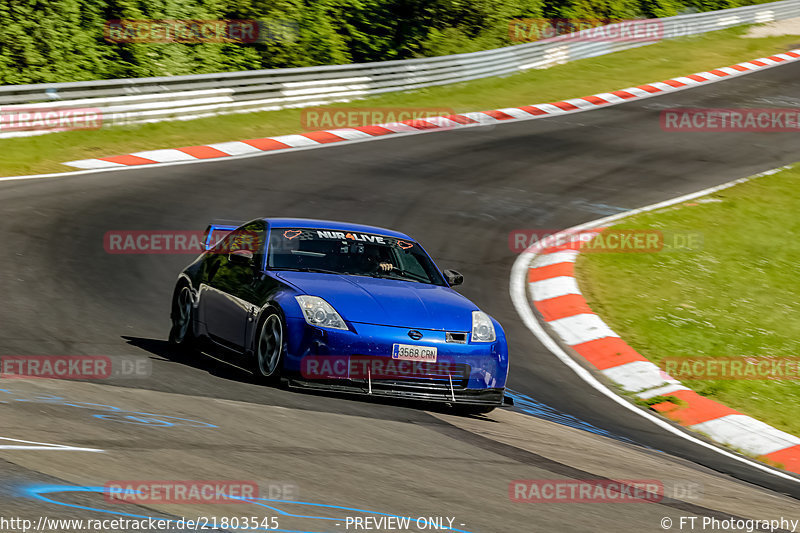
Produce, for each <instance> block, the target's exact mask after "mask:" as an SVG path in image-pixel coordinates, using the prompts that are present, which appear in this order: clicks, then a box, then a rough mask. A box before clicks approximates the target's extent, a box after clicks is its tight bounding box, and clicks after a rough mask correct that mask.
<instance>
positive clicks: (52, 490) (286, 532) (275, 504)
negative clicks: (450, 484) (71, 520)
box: [18, 485, 471, 533]
mask: <svg viewBox="0 0 800 533" xmlns="http://www.w3.org/2000/svg"><path fill="white" fill-rule="evenodd" d="M71 492H81V493H95V494H106V493H108V489H107V488H106V487H91V486H84V487H81V486H72V485H29V486H25V487H21V488H20V489H19V490H18V495H19V496H22V497H27V498H33V499H37V500H40V501H43V502H46V503H51V504H55V505H60V506H63V507H70V508H72V509H80V510H83V511H93V512H97V513H102V514H110V515H115V516H121V517H127V518H136V519H143V520H148V519H152V520H161V521H165V522H168V523H172V524H178V523H179V522H180V520H178V519H170V518H159V517H154V516H147V515H138V514H132V513H125V512H122V511H115V510H110V509H102V508H97V507H89V506H86V505H78V504H73V503H66V502H62V501H59V500H57V499H54V498H53V497H51V496H50V495H55V494H61V493H71ZM123 492H124V493H126V494H137V493H138V491H131V490H124V491H123ZM115 494H119V492H118V491H115ZM229 498H230V499H233V500H239V501H241V502H244V503H250V504H253V505H257V506H260V507H265V508H267V509H270V510H272V511H275V512H276V513H278V514H280V515H282V516H285V517H287V518H298V519H305V520H325V521H328V522H337V525H341V523H344V522H345V518H344V517H339V518H337V517H328V516H314V515H306V514H295V513H292V512H289V511H286V510H284V509H281V508H280V507H279V505H280V506H281V507H283V506H291V505H296V506H304V507H311V508H317V509H332V510H335V511H350V512H356V513H361V514H364V515H367V516H385V517H391V518H397V519H402V520H410V522H411V523H417V522H416V519H415V518H412V517H407V516H401V515H395V514H390V513H381V512H377V511H368V510H365V509H357V508H355V507H344V506H341V505H329V504H324V503H314V502H297V501H291V500H272V499H269V498H241V497H233V496H229ZM262 502H264V503H262ZM266 502H269V504H271V505H269V504H267V503H266ZM230 529H234V530H236V529H245V528H232V527H228V528H225V530H230ZM218 530H221V529H218ZM247 531H278V532H282V533H324V532H320V531H310V530H305V529H304V530H295V529H271V528H247ZM409 531H411V530H410V529H409ZM437 531H452V532H454V533H471V532H469V531H466V530H463V529H456V528H450V527H446V526H444V525H442V526H441V527H439V528H438V529H437Z"/></svg>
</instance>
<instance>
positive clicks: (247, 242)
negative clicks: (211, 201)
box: [200, 220, 266, 351]
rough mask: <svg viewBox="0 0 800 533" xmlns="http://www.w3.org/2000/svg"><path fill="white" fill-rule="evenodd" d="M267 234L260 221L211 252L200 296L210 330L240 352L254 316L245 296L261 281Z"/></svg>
mask: <svg viewBox="0 0 800 533" xmlns="http://www.w3.org/2000/svg"><path fill="white" fill-rule="evenodd" d="M265 237H266V232H265V223H264V221H262V220H257V221H254V222H250V223H248V224H246V225H244V226H242V227H240V228H238V229H236V230H234V231H233V232H231V233H230V234H229V235H228V236H227V237H225V239H223V240H222V242H220V243H219V244H217V245H216V246H215V247H214V248H213V249H212V250H211V251H210V252H209V255H210V256H211V257H210V258H209V265H208V270H207V273H208V274H207V278H206V281H205V284H204V287H202V288H201V297H200V298H201V305H202V306H203V317H204V319H205V322H206V329H207V331H208V334H209V336H210V337H211V338H212V340H214V341H216V342H218V343H219V344H222V345H223V346H225V347H227V348H231V349H234V350H237V351H243V350H244V347H245V336H246V333H247V322H248V318H249V317H251V316H253V315H254V313H253V307H254V303H253V302H249V301H247V299H244V298H242V296H243V295H245V294H249V293H252V292H253V291H254V288H255V286H256V285H257V284H258V283H259V282H260V280H261V276H260V274H261V271H262V267H263V258H264V244H265V240H266V239H265ZM256 310H257V308H256Z"/></svg>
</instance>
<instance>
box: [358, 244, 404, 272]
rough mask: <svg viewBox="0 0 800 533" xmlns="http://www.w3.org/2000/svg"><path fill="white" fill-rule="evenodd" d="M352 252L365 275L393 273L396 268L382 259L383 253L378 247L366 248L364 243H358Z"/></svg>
mask: <svg viewBox="0 0 800 533" xmlns="http://www.w3.org/2000/svg"><path fill="white" fill-rule="evenodd" d="M350 250H351V253H354V254H355V257H356V264H357V265H358V267H359V269H360V270H361V271H362V272H364V273H365V274H373V273H375V272H391V271H392V270H394V268H395V266H394V265H393V264H392V263H391V262H390V261H387V260H385V259H383V258H381V251H380V249H379V248H378V247H377V246H364V244H363V243H357V244H354V245H352V246H351V248H350Z"/></svg>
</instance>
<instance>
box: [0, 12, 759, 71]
mask: <svg viewBox="0 0 800 533" xmlns="http://www.w3.org/2000/svg"><path fill="white" fill-rule="evenodd" d="M756 1H757V0H756ZM739 3H753V2H752V0H751V1H749V2H748V0H0V84H21V83H44V82H57V81H77V80H92V79H107V78H122V77H142V76H163V75H180V74H197V73H205V72H223V71H234V70H247V69H258V68H276V67H295V66H310V65H322V64H334V63H349V62H364V61H382V60H391V59H405V58H410V57H420V56H434V55H443V54H452V53H458V52H470V51H475V50H483V49H488V48H495V47H498V46H503V45H507V44H512V41H511V40H510V37H509V20H510V19H514V18H532V17H572V18H575V17H579V18H613V19H622V18H634V17H663V16H669V15H674V14H677V13H680V12H684V11H687V10H691V11H696V10H701V11H706V10H714V9H721V8H726V7H733V6H735V5H739ZM118 19H128V20H142V19H151V20H152V19H156V20H164V19H202V20H216V19H246V20H258V21H262V24H264V25H263V26H262V34H265V35H267V38H266V39H264V41H263V42H258V43H248V44H242V43H231V42H227V43H225V42H216V43H208V42H205V43H189V44H183V43H175V42H171V43H137V42H122V43H119V42H109V41H108V40H107V38H106V37H107V34H106V33H104V30H106V29H107V28H106V21H109V20H118ZM264 28H266V29H267V30H268V31H266V32H264V31H263V30H264Z"/></svg>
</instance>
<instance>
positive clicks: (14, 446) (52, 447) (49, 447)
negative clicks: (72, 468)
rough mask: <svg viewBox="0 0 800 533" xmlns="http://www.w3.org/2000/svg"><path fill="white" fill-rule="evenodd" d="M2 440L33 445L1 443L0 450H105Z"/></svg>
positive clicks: (5, 438) (29, 441)
mask: <svg viewBox="0 0 800 533" xmlns="http://www.w3.org/2000/svg"><path fill="white" fill-rule="evenodd" d="M0 440H3V441H10V442H22V443H25V444H32V445H33V446H20V445H19V444H0V450H50V451H62V452H104V451H105V450H100V449H97V448H77V447H75V446H64V445H63V444H50V443H47V442H35V441H32V440H21V439H11V438H8V437H0Z"/></svg>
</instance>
